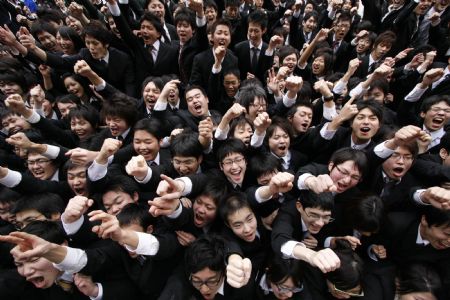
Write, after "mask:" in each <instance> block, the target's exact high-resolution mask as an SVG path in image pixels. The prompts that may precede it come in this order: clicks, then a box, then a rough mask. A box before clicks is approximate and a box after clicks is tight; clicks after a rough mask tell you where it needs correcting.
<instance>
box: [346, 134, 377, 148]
mask: <svg viewBox="0 0 450 300" xmlns="http://www.w3.org/2000/svg"><path fill="white" fill-rule="evenodd" d="M371 141H372V140H369V141H368V142H366V143H364V144H355V142H354V141H353V138H352V137H351V138H350V147H351V148H352V149H356V150H363V149H365V148H366V147H367V146H369V144H370V142H371Z"/></svg>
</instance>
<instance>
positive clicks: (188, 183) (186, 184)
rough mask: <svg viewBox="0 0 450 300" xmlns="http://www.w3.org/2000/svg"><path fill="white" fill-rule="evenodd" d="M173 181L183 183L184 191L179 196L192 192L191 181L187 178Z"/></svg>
mask: <svg viewBox="0 0 450 300" xmlns="http://www.w3.org/2000/svg"><path fill="white" fill-rule="evenodd" d="M175 180H180V181H182V182H184V190H183V191H182V192H181V196H186V195H188V194H190V193H191V192H192V181H191V179H190V178H189V177H180V178H177V179H175Z"/></svg>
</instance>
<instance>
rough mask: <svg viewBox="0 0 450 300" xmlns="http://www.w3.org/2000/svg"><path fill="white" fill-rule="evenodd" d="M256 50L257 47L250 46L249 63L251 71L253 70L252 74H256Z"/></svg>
mask: <svg viewBox="0 0 450 300" xmlns="http://www.w3.org/2000/svg"><path fill="white" fill-rule="evenodd" d="M258 51H259V49H258V48H256V47H253V48H252V61H251V65H252V72H253V74H256V70H257V69H258Z"/></svg>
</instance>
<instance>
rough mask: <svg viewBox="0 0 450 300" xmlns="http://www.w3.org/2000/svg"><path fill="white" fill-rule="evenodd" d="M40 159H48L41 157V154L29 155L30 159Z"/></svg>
mask: <svg viewBox="0 0 450 300" xmlns="http://www.w3.org/2000/svg"><path fill="white" fill-rule="evenodd" d="M40 158H44V159H46V157H45V156H43V155H41V154H38V153H36V152H29V153H28V159H40Z"/></svg>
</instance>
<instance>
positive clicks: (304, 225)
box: [301, 219, 308, 232]
mask: <svg viewBox="0 0 450 300" xmlns="http://www.w3.org/2000/svg"><path fill="white" fill-rule="evenodd" d="M301 221H302V231H303V232H305V231H308V227H306V224H305V222H303V219H302V220H301Z"/></svg>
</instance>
